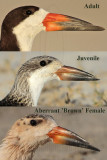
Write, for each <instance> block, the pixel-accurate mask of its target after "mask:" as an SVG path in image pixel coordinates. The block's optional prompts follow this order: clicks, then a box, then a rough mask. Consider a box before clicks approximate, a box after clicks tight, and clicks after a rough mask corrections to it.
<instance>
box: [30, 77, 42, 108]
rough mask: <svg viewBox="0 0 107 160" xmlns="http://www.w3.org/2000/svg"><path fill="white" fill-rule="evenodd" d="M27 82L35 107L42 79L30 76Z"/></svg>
mask: <svg viewBox="0 0 107 160" xmlns="http://www.w3.org/2000/svg"><path fill="white" fill-rule="evenodd" d="M28 83H29V90H30V93H31V97H32V101H33V106H34V107H36V106H37V103H38V99H39V97H40V94H41V91H42V88H43V86H44V81H42V80H41V79H37V80H35V78H33V77H32V78H30V79H29V81H28Z"/></svg>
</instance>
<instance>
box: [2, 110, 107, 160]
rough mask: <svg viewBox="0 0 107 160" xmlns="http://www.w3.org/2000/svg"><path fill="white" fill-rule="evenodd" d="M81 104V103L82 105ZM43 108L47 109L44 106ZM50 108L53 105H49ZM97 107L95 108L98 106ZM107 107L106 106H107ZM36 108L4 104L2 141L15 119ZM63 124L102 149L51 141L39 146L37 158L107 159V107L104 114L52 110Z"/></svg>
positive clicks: (43, 159) (62, 159)
mask: <svg viewBox="0 0 107 160" xmlns="http://www.w3.org/2000/svg"><path fill="white" fill-rule="evenodd" d="M79 108H80V107H79ZM43 109H47V108H45V107H43ZM48 109H49V108H48ZM94 109H95V108H94ZM105 109H106V108H105ZM34 111H35V109H34V108H0V144H1V140H2V139H3V138H4V137H5V136H6V134H7V132H8V131H9V129H10V128H11V127H12V125H13V123H14V122H15V121H16V120H18V119H19V118H22V117H25V115H28V114H31V113H34ZM48 115H52V116H53V117H54V119H55V121H56V122H57V124H58V125H59V126H62V127H64V128H66V129H69V130H71V131H74V132H75V133H77V134H79V135H80V136H81V137H83V138H84V139H86V140H87V141H88V142H89V143H90V144H91V145H93V146H95V147H97V148H99V149H100V150H101V151H100V152H92V151H90V150H87V149H82V148H76V147H71V146H66V145H58V144H53V143H51V142H50V143H47V144H46V145H44V146H41V147H39V148H38V150H37V151H36V152H35V154H34V158H33V160H35V159H36V160H71V159H72V160H90V159H91V160H105V159H106V157H107V143H106V139H107V127H106V122H107V109H106V112H105V113H104V114H99V113H97V114H86V113H84V112H83V113H80V114H67V113H61V114H55V113H54V114H48Z"/></svg>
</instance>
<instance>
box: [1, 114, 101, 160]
mask: <svg viewBox="0 0 107 160" xmlns="http://www.w3.org/2000/svg"><path fill="white" fill-rule="evenodd" d="M49 141H52V142H53V143H57V144H65V145H70V146H76V147H81V148H87V149H90V150H93V151H100V150H99V149H97V148H95V147H93V146H92V145H90V144H89V143H88V142H87V141H86V140H84V139H83V138H81V137H80V136H79V135H77V134H75V133H74V132H72V131H69V130H67V129H65V128H62V127H60V126H58V125H57V124H56V122H55V121H54V119H53V118H52V117H51V116H47V115H46V116H45V115H34V114H33V115H29V116H26V117H24V118H22V119H19V120H17V121H16V122H15V123H14V124H13V126H12V128H11V129H10V131H9V132H8V135H7V137H6V138H5V139H4V141H3V143H2V144H1V146H0V158H1V160H22V159H23V160H32V158H33V155H34V152H35V150H36V149H37V148H38V147H39V145H43V144H45V143H47V142H49Z"/></svg>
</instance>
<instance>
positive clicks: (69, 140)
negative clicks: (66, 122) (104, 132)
mask: <svg viewBox="0 0 107 160" xmlns="http://www.w3.org/2000/svg"><path fill="white" fill-rule="evenodd" d="M48 136H49V137H50V138H51V139H52V141H53V143H56V144H65V145H70V146H76V147H81V148H87V149H90V150H93V151H100V150H99V149H98V148H96V147H93V146H92V145H90V144H89V143H88V142H87V141H86V140H84V139H83V138H81V137H80V136H79V135H77V134H76V133H74V132H71V131H69V130H67V129H64V128H62V127H59V126H57V127H55V128H53V129H52V130H51V131H50V132H49V133H48Z"/></svg>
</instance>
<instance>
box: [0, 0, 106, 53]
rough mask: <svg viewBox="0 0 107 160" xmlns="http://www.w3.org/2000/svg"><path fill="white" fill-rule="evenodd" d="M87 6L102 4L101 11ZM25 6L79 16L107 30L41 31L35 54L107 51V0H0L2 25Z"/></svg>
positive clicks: (0, 20)
mask: <svg viewBox="0 0 107 160" xmlns="http://www.w3.org/2000/svg"><path fill="white" fill-rule="evenodd" d="M86 3H87V4H90V3H93V4H96V3H98V4H99V5H100V9H85V8H84V6H85V5H86ZM24 5H35V6H39V7H41V8H44V9H45V10H47V11H49V12H53V13H60V14H65V15H70V16H73V17H77V18H80V19H83V20H86V21H89V22H91V23H93V24H94V25H99V26H102V27H104V28H105V29H106V30H105V31H102V32H76V31H75V32H48V33H46V32H41V33H40V34H38V35H37V36H36V38H35V42H34V44H33V51H106V50H107V45H106V42H107V22H106V15H107V1H106V0H102V1H101V0H96V1H93V0H90V1H89V0H53V1H52V0H8V1H7V0H0V26H1V24H2V21H3V19H4V17H5V15H6V14H7V13H8V12H9V11H11V10H12V9H14V8H17V7H19V6H24Z"/></svg>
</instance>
